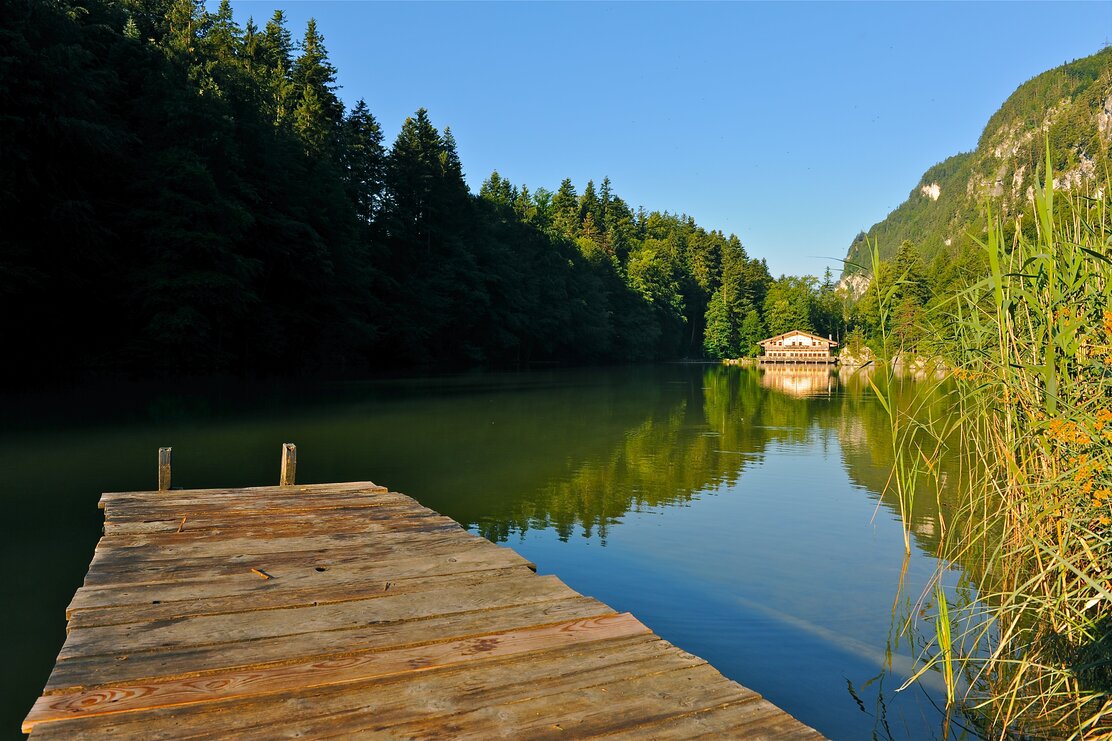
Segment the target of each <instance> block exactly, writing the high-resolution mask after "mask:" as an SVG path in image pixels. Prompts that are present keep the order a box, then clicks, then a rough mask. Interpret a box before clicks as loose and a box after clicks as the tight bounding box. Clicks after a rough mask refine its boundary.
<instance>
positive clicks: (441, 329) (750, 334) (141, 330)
mask: <svg viewBox="0 0 1112 741" xmlns="http://www.w3.org/2000/svg"><path fill="white" fill-rule="evenodd" d="M0 48H2V54H0V56H2V59H3V62H2V67H0V91H2V93H0V94H2V95H3V99H4V111H5V114H4V116H3V117H2V118H0V147H2V148H3V157H0V168H2V174H0V182H2V184H3V189H4V191H3V199H2V206H0V208H3V215H2V218H3V220H4V222H5V225H6V234H5V240H4V249H3V251H2V253H0V274H2V276H3V280H2V281H0V322H2V331H3V333H4V336H5V338H6V341H7V346H8V348H9V350H10V352H11V354H10V355H9V357H13V358H19V361H18V363H16V364H14V365H13V366H12V367H9V368H8V371H9V373H13V374H15V375H18V376H22V377H27V378H30V377H41V376H44V375H46V376H52V375H56V374H59V373H61V374H66V373H74V372H110V373H115V372H141V373H142V372H156V373H162V372H166V371H175V372H185V373H209V372H233V373H237V372H239V373H242V372H248V373H253V372H258V371H259V370H264V371H265V370H266V369H273V370H274V371H276V372H288V371H296V370H302V369H307V370H315V371H322V370H323V371H328V372H337V371H338V372H342V371H344V370H348V369H365V368H382V367H412V366H415V365H419V364H425V363H443V364H454V365H474V364H484V363H485V364H504V363H522V362H531V361H563V362H592V361H615V360H622V361H625V360H648V359H661V358H675V357H702V356H704V354H705V355H709V356H711V357H721V356H729V355H740V354H744V353H746V352H749V351H751V350H752V348H753V346H754V342H755V341H756V340H758V339H761V338H762V337H764V336H765V335H766V334H767V333H775V332H779V331H784V330H786V329H789V328H792V327H795V326H802V327H803V328H805V329H813V330H816V331H822V332H824V333H833V332H837V331H839V326H838V325H839V323H838V321H837V316H838V312H837V311H835V310H834V308H832V307H834V306H835V303H836V302H835V301H834V297H833V283H832V281H831V279H830V276H829V275H828V276H827V279H826V281H825V282H824V283H823V284H821V285H819V284H818V281H817V280H815V279H800V278H794V277H793V278H788V277H785V278H782V279H780V280H774V279H773V278H772V276H770V275H769V272H768V268H767V266H766V264H765V263H764V261H762V260H757V259H754V258H752V257H750V256H749V255H748V254H747V252H746V250H745V248H744V247H743V246H742V244H741V242H740V241H739V240H738V238H737V237H736V236H734V235H729V236H727V235H725V234H723V233H721V232H719V231H709V230H706V229H704V228H701V227H699V226H698V225H697V224H696V223H695V222H694V220H693V219H691V218H689V217H686V216H681V215H675V214H671V213H667V212H659V211H654V212H651V213H649V212H646V211H645V210H644V209H641V208H637V209H634V208H632V207H631V206H630V205H629V204H627V203H626V202H625V201H624V200H623V199H622V198H621V197H620V196H619V195H618V194H617V193H615V192H614V190H613V188H612V185H611V183H610V181H609V180H608V179H606V178H603V179H602V180H601V181H600V182H599V183H598V184H597V185H596V183H595V182H593V181H592V182H588V183H586V185H585V187H583V189H582V192H581V193H580V192H578V191H577V189H576V187H575V186H574V185H573V184H572V182H571V181H570V180H564V181H563V182H562V183H561V184H560V185H559V187H557V188H555V190H549V189H546V188H543V187H538V188H536V189H535V190H530V189H529V188H528V187H526V186H525V185H524V184H522V185H515V184H512V183H509V182H507V181H506V180H505V179H503V178H502V177H500V176H499V175H498V173H493V174H492V175H490V177H489V178H488V179H487V180H486V182H485V183H484V184H483V186H482V188H481V191H480V193H478V194H472V193H471V192H470V191H469V190H468V187H467V185H466V183H465V181H464V176H463V163H461V162H460V159H459V156H458V154H457V148H456V142H455V139H454V138H453V135H452V133H451V131H450V129H449V128H444V129H442V130H441V129H438V128H437V127H436V126H435V125H434V124H433V122H432V119H431V117H430V114H429V113H428V112H427V111H425V110H423V109H422V110H419V111H417V112H416V113H415V114H414V115H413V116H412V117H410V118H408V119H406V120H405V122H404V123H403V124H402V126H401V131H400V133H399V134H398V136H397V138H396V140H395V141H394V142H393V143H392V144H389V143H387V142H385V141H384V137H383V132H382V128H381V127H380V125H379V122H378V121H377V120H376V118H375V116H374V114H373V113H372V112H371V110H370V108H369V107H368V106H367V104H366V103H365V102H364V101H362V100H361V101H359V102H357V103H356V104H355V105H354V106H353V107H350V108H348V107H346V106H345V104H344V103H343V102H342V101H341V99H340V98H339V96H338V94H337V84H336V78H337V70H336V68H335V67H334V66H333V65H332V64H331V62H330V61H329V56H328V52H327V49H326V46H325V40H324V37H323V35H322V32H321V30H320V29H318V28H317V26H316V24H315V23H314V22H312V21H310V22H309V24H308V26H307V28H305V29H304V33H303V35H302V36H301V37H300V39H296V38H295V36H294V34H293V33H292V32H291V30H290V29H289V28H288V27H287V24H286V21H285V18H284V16H283V14H282V13H281V12H277V13H275V14H274V16H273V17H272V18H270V19H269V20H267V21H266V22H265V23H259V22H256V21H255V20H254V19H248V20H247V21H246V22H244V23H243V24H242V25H240V23H239V21H238V20H237V19H235V18H234V17H233V14H232V11H231V7H230V5H229V4H228V3H227V2H224V3H222V4H221V5H220V6H219V8H218V9H217V10H216V11H215V12H209V11H207V10H206V8H205V6H204V5H203V3H201V2H197V1H195V0H124V1H123V2H108V1H107V0H88V1H87V2H85V1H83V2H80V3H79V2H71V1H69V0H56V1H54V2H31V3H27V2H19V1H17V0H3V21H2V26H0Z"/></svg>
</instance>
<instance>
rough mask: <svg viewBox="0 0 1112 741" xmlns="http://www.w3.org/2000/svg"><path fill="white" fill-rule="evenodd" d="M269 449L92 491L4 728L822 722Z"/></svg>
mask: <svg viewBox="0 0 1112 741" xmlns="http://www.w3.org/2000/svg"><path fill="white" fill-rule="evenodd" d="M284 450H285V448H284ZM285 460H286V459H285V456H284V457H283V475H282V477H281V481H282V483H280V485H279V486H272V487H255V488H244V489H205V490H181V489H174V490H171V489H169V487H168V485H167V488H165V489H162V488H161V484H162V481H163V478H162V474H161V464H160V475H159V483H160V490H156V491H149V492H124V493H107V494H104V495H103V496H102V498H101V506H102V507H103V509H104V519H105V524H104V536H103V537H102V538H101V540H100V542H99V544H98V545H97V548H96V552H95V553H94V556H93V559H92V562H91V564H90V567H89V572H88V574H87V575H86V578H85V583H84V585H83V586H82V587H81V588H80V589H79V590H78V591H77V593H76V594H75V596H74V599H73V602H72V603H71V605H70V608H69V610H68V612H67V618H68V620H69V624H68V626H67V636H66V641H65V644H64V645H63V646H62V649H61V651H60V653H59V656H58V660H57V662H56V664H55V667H54V670H53V672H52V673H51V676H50V679H49V680H48V681H47V685H46V687H45V689H44V692H43V694H42V696H41V697H40V698H39V700H38V701H37V702H36V703H35V705H34V706H33V707H32V708H31V710H30V712H29V713H28V715H27V718H26V720H25V721H24V723H23V731H24V733H30V734H31V737H32V738H33V739H56V738H57V739H61V738H67V739H69V738H94V737H101V736H105V735H112V736H114V737H121V738H142V737H156V736H175V737H177V736H190V737H191V738H192V737H194V736H197V737H204V738H230V737H242V736H252V737H276V736H285V735H304V736H307V737H325V736H353V735H357V736H360V737H372V738H373V737H387V738H396V737H409V738H426V737H436V738H476V739H479V738H491V737H495V736H501V735H505V734H512V735H515V736H528V737H537V738H545V737H549V736H560V737H564V738H566V737H573V738H585V737H588V736H595V735H608V736H610V735H616V736H618V737H623V736H628V737H630V738H645V737H650V738H689V737H692V736H696V735H701V734H709V735H712V736H720V737H760V738H784V739H788V738H792V739H795V738H800V739H819V738H822V737H821V736H820V735H819V734H818V733H817V732H816V731H814V730H813V729H811V728H808V727H807V726H805V725H803V724H802V723H800V722H799V721H798V720H796V719H795V718H793V717H791V716H790V715H788V714H787V713H785V712H783V711H782V710H780V709H779V708H776V707H775V706H773V705H772V704H771V703H769V702H768V701H766V700H764V699H763V698H761V697H760V695H758V694H757V693H755V692H753V691H752V690H749V689H746V688H744V687H742V686H741V685H739V684H737V683H736V682H733V681H731V680H729V679H727V678H726V677H724V676H722V675H721V674H720V673H719V672H717V671H716V670H715V669H713V667H711V666H709V665H708V664H707V663H706V662H705V661H703V660H702V659H699V658H698V657H695V656H692V655H691V654H689V653H686V652H684V651H682V650H681V649H679V648H676V647H675V646H673V645H672V644H670V643H668V642H667V641H664V640H663V639H661V638H659V637H658V636H656V635H655V634H654V633H653V632H652V631H651V630H650V629H649V628H647V627H646V626H645V625H644V624H642V623H641V622H640V621H638V620H637V619H636V618H635V617H634V616H632V615H630V614H628V613H616V612H615V611H614V610H612V609H611V608H610V607H608V606H607V605H605V604H603V603H601V602H599V601H597V600H594V599H591V598H589V597H584V596H583V595H581V594H579V593H577V592H575V591H574V590H572V589H570V588H569V587H567V586H566V585H564V584H563V583H562V582H561V581H560V580H559V579H557V578H556V577H554V576H539V575H537V574H536V573H534V572H535V567H533V565H532V564H530V563H529V562H528V561H526V560H525V559H524V558H522V557H521V556H520V555H518V554H517V553H515V552H514V551H512V550H510V549H509V548H504V547H501V546H497V545H495V544H493V543H490V542H489V541H487V540H485V539H483V538H481V537H479V536H477V535H474V534H471V533H468V532H467V531H465V530H464V529H463V528H461V527H460V526H459V525H458V524H457V523H455V522H453V521H452V520H450V519H449V518H447V517H444V516H442V515H440V514H438V513H437V512H434V511H433V510H430V509H427V508H425V507H423V506H421V505H420V504H418V503H417V502H416V501H414V500H413V499H411V498H409V497H407V496H405V495H402V494H399V493H397V492H391V491H388V490H387V489H386V488H385V487H381V486H378V485H376V484H374V483H371V482H348V483H338V484H315V485H295V484H293V482H292V480H291V481H290V483H286V475H285V470H286V469H285ZM160 462H161V455H160ZM292 475H293V474H292V466H291V474H290V476H291V479H292ZM167 482H168V474H167Z"/></svg>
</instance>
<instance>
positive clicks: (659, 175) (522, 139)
mask: <svg viewBox="0 0 1112 741" xmlns="http://www.w3.org/2000/svg"><path fill="white" fill-rule="evenodd" d="M213 4H214V3H213ZM233 7H234V9H235V12H236V19H237V21H238V22H239V23H240V24H242V23H243V22H244V21H246V19H247V17H248V16H249V15H253V16H254V17H255V19H256V21H257V22H259V25H262V24H263V22H265V20H266V19H267V18H269V17H270V16H271V14H272V13H273V11H274V10H275V9H276V8H282V9H283V10H285V11H286V14H287V17H288V18H289V22H290V29H291V31H292V32H293V34H294V36H295V38H299V37H300V36H301V34H302V32H303V31H304V26H305V22H306V20H307V19H308V18H309V17H310V16H313V17H316V19H317V23H318V27H319V29H320V31H321V32H322V33H323V34H324V37H325V46H326V47H327V49H328V51H329V54H330V56H331V59H332V62H333V64H335V66H336V67H338V68H339V71H340V74H339V83H340V85H341V86H342V88H341V89H340V91H339V93H340V95H341V97H342V98H343V99H344V100H345V101H346V102H347V103H348V104H349V105H350V104H352V103H354V102H355V101H356V100H358V99H359V98H365V99H366V101H367V104H368V105H369V106H370V108H371V110H372V112H373V113H374V114H375V116H376V117H377V118H378V120H379V122H380V123H381V124H382V126H383V129H384V131H385V133H386V138H387V143H388V144H389V142H391V141H392V140H393V138H394V136H395V135H396V134H397V131H398V129H399V127H400V126H401V123H402V121H403V120H404V119H405V117H406V116H408V115H412V113H413V112H414V111H415V110H416V109H417V108H419V107H422V106H423V107H425V108H428V110H429V114H430V116H431V117H432V120H433V122H434V123H435V124H436V125H437V126H438V127H441V128H443V127H444V126H450V127H451V128H452V131H453V133H454V134H455V136H456V139H457V141H458V143H459V151H460V157H461V159H462V160H463V164H464V169H465V172H466V175H467V179H468V182H469V183H470V185H471V188H472V189H473V190H475V191H477V190H478V188H479V184H480V183H481V182H482V180H483V179H484V178H486V177H487V176H488V175H489V174H490V172H491V171H492V170H495V169H497V170H498V171H499V172H500V173H501V174H502V175H503V176H505V177H507V178H509V179H510V180H511V181H512V182H514V183H515V184H521V183H526V184H527V185H528V186H529V187H530V188H531V189H535V188H536V187H538V186H545V187H547V188H549V189H553V190H554V189H555V188H556V187H557V186H558V185H559V183H560V181H561V180H562V179H563V178H565V177H570V178H571V179H572V181H573V182H574V183H575V184H576V187H577V189H578V190H579V191H580V192H582V189H583V186H584V185H585V184H586V182H587V180H588V179H589V178H593V179H594V180H595V182H596V184H597V183H598V181H600V180H601V179H602V178H603V177H604V176H606V175H609V177H610V179H611V181H612V183H613V187H614V190H615V192H616V193H618V194H619V195H620V196H622V197H623V198H624V199H625V200H626V201H627V202H629V203H630V205H631V206H633V207H635V208H636V207H637V206H638V205H641V206H644V207H645V208H646V209H648V210H668V211H673V212H678V213H687V214H689V215H691V216H693V217H694V218H695V219H696V221H697V222H698V223H699V224H701V225H703V226H705V227H707V228H711V229H721V230H723V231H725V232H727V233H729V232H733V233H735V234H737V235H738V236H739V237H740V238H741V240H742V242H743V243H744V244H745V245H746V248H747V249H748V250H749V253H750V255H751V256H754V257H763V258H766V259H767V260H768V264H769V268H770V270H771V271H772V272H773V274H774V275H778V274H780V273H788V274H802V273H810V274H821V272H822V271H823V269H824V268H825V267H826V266H828V265H829V266H831V268H832V269H833V270H834V272H835V273H837V272H838V271H839V270H840V265H839V264H838V263H837V258H841V257H844V255H845V252H846V248H847V247H848V245H849V242H850V240H851V239H852V238H853V236H854V235H855V234H856V233H857V232H858V231H859V230H861V229H864V228H867V227H869V226H870V225H871V224H873V223H874V222H876V221H879V220H880V219H882V218H884V216H885V215H886V214H887V213H888V212H889V211H891V210H892V209H893V208H895V207H896V206H897V205H899V204H900V202H901V201H903V199H904V198H906V197H907V194H908V193H909V192H910V191H911V189H912V188H913V187H914V186H915V185H916V184H917V182H918V180H919V177H920V176H921V175H922V173H923V171H924V170H926V169H927V168H928V167H930V166H931V165H933V164H934V163H936V162H939V161H940V160H942V159H945V158H946V157H948V156H950V155H951V154H955V153H957V152H959V151H965V150H969V149H972V148H973V147H974V146H975V145H976V142H977V138H978V137H979V136H980V133H981V130H982V128H983V126H984V124H985V123H986V122H987V120H988V118H989V116H990V115H992V113H993V112H994V111H995V110H996V109H997V108H998V107H999V106H1000V104H1001V103H1002V102H1003V101H1004V99H1005V98H1006V97H1007V96H1008V95H1009V94H1010V93H1011V92H1012V91H1013V90H1014V89H1015V88H1016V87H1017V86H1018V85H1019V84H1021V83H1022V82H1024V81H1025V80H1027V79H1029V78H1031V77H1033V76H1034V75H1036V74H1038V73H1039V72H1041V71H1043V70H1046V69H1049V68H1051V67H1054V66H1057V65H1059V64H1062V63H1063V62H1065V61H1069V60H1072V59H1076V58H1078V57H1083V56H1087V55H1089V54H1092V53H1094V52H1096V51H1098V50H1099V49H1100V48H1101V47H1102V46H1104V45H1105V44H1107V43H1108V42H1109V41H1112V2H1086V3H1064V2H1059V3H1037V2H1024V3H1005V2H992V3H956V2H952V3H950V2H948V3H925V2H924V3H842V2H830V3H727V2H717V3H682V4H680V3H663V2H659V3H655V2H654V3H635V2H624V3H587V2H575V3H572V2H568V3H532V2H529V3H526V2H519V3H496V2H486V3H431V2H429V3H385V2H373V3H372V2H305V1H302V2H277V3H275V2H270V1H269V0H267V1H262V0H252V1H242V0H241V1H240V2H235V1H233Z"/></svg>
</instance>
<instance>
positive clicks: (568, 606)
mask: <svg viewBox="0 0 1112 741" xmlns="http://www.w3.org/2000/svg"><path fill="white" fill-rule="evenodd" d="M612 614H614V611H613V610H611V609H610V608H609V607H607V606H606V605H604V604H602V603H601V602H598V601H597V600H593V599H591V598H589V597H581V596H575V597H565V598H562V599H556V600H548V601H544V602H530V603H526V604H522V605H508V606H504V607H497V608H492V609H489V610H482V611H478V612H465V613H453V614H450V615H436V616H433V617H429V618H426V619H422V620H415V621H406V622H402V623H384V624H379V623H371V624H365V623H364V624H352V625H347V626H344V627H340V628H335V629H332V630H327V631H320V632H314V633H295V634H291V635H278V636H274V637H268V638H259V639H254V640H250V641H241V642H237V643H220V644H216V645H200V646H184V647H178V648H173V649H167V650H158V651H137V652H128V653H117V654H113V655H108V656H105V655H91V656H75V657H73V658H70V659H66V660H63V661H59V662H58V664H57V665H56V666H55V668H54V671H53V672H52V673H51V675H50V680H49V681H48V682H47V685H46V692H47V694H57V693H59V692H69V691H74V690H79V689H81V690H84V689H90V688H93V687H98V686H101V685H106V684H111V683H113V682H116V683H119V682H143V681H153V680H156V679H160V678H161V679H169V678H178V679H181V678H186V677H189V676H201V675H204V674H210V673H213V672H219V671H227V670H230V669H248V668H254V667H264V666H269V665H277V664H281V663H288V662H290V661H299V660H308V659H324V658H336V657H339V656H345V655H350V654H355V653H360V652H365V651H370V650H380V649H384V648H388V647H394V648H398V647H402V646H411V645H412V646H415V645H420V644H422V643H435V642H438V641H446V640H458V639H461V638H466V637H469V636H479V635H484V634H488V633H497V632H500V631H506V630H521V629H525V628H528V627H530V626H539V625H548V624H551V623H559V622H567V621H569V620H577V619H581V618H588V617H601V616H603V615H612Z"/></svg>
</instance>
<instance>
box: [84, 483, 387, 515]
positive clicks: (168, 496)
mask: <svg viewBox="0 0 1112 741" xmlns="http://www.w3.org/2000/svg"><path fill="white" fill-rule="evenodd" d="M386 491H388V489H387V487H385V486H381V485H379V484H376V483H375V482H373V481H345V482H341V483H335V484H299V485H297V486H296V487H292V488H291V487H282V486H250V487H220V488H212V489H178V490H176V491H169V492H163V493H162V494H158V492H157V491H154V490H150V489H147V490H139V491H107V492H104V493H103V494H101V495H100V505H101V508H102V509H103V508H104V506H105V505H106V504H109V503H111V502H113V501H116V500H120V499H137V500H147V499H151V498H152V496H153V495H157V496H159V497H161V498H162V499H163V500H165V501H172V500H174V499H196V498H198V497H206V498H207V497H227V498H237V497H243V496H245V495H258V496H266V495H268V494H290V493H293V492H296V493H300V494H320V495H330V494H334V493H345V492H347V493H350V492H366V493H368V494H378V493H383V492H386Z"/></svg>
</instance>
